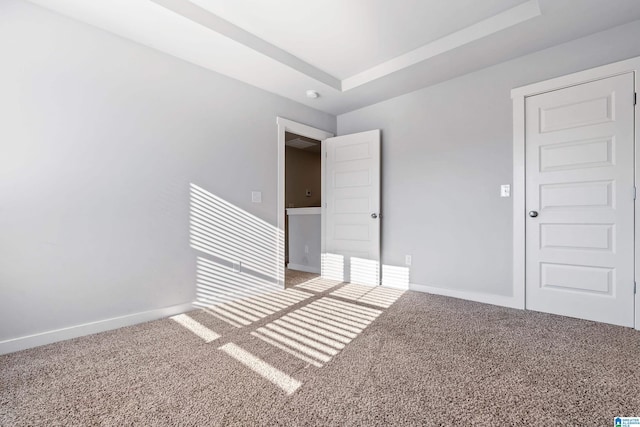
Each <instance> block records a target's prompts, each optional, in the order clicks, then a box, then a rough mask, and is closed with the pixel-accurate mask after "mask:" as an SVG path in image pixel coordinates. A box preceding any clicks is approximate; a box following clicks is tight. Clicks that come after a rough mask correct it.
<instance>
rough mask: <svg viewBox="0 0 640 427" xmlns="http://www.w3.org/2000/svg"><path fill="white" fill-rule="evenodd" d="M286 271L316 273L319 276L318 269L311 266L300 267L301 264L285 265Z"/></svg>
mask: <svg viewBox="0 0 640 427" xmlns="http://www.w3.org/2000/svg"><path fill="white" fill-rule="evenodd" d="M287 269H289V270H296V271H305V272H307V273H316V274H320V269H319V268H318V267H313V266H311V265H302V264H292V263H289V264H287Z"/></svg>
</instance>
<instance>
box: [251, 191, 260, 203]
mask: <svg viewBox="0 0 640 427" xmlns="http://www.w3.org/2000/svg"><path fill="white" fill-rule="evenodd" d="M251 201H252V202H253V203H262V191H252V192H251Z"/></svg>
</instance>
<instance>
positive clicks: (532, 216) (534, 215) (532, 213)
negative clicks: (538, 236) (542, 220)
mask: <svg viewBox="0 0 640 427" xmlns="http://www.w3.org/2000/svg"><path fill="white" fill-rule="evenodd" d="M529 216H530V217H531V218H535V217H537V216H538V212H537V211H529Z"/></svg>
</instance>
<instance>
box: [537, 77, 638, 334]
mask: <svg viewBox="0 0 640 427" xmlns="http://www.w3.org/2000/svg"><path fill="white" fill-rule="evenodd" d="M633 94H634V82H633V74H624V75H620V76H616V77H611V78H607V79H603V80H598V81H594V82H591V83H586V84H581V85H578V86H573V87H569V88H566V89H561V90H557V91H553V92H548V93H544V94H541V95H536V96H532V97H529V98H527V100H526V171H527V183H526V204H527V213H528V217H527V222H526V307H527V308H528V309H532V310H538V311H544V312H548V313H555V314H561V315H566V316H572V317H578V318H582V319H589V320H595V321H598V322H606V323H613V324H616V325H623V326H633V320H634V319H633V318H634V135H633V133H634V119H633V114H634V101H633Z"/></svg>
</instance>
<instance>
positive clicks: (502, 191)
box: [500, 184, 511, 197]
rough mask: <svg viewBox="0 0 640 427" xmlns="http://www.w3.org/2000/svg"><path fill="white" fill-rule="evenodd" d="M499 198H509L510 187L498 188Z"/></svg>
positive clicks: (505, 185)
mask: <svg viewBox="0 0 640 427" xmlns="http://www.w3.org/2000/svg"><path fill="white" fill-rule="evenodd" d="M500 197H511V185H509V184H502V185H501V186H500Z"/></svg>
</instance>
